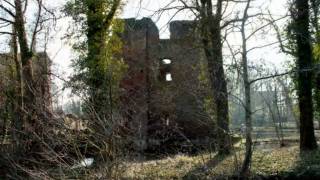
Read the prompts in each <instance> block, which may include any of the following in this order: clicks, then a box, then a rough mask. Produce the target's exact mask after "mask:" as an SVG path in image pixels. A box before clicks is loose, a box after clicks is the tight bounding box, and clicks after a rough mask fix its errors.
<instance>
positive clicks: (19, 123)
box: [11, 27, 23, 145]
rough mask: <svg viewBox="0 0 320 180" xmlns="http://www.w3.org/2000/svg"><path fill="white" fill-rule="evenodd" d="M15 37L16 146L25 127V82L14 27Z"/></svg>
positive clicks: (13, 124) (13, 42)
mask: <svg viewBox="0 0 320 180" xmlns="http://www.w3.org/2000/svg"><path fill="white" fill-rule="evenodd" d="M12 29H13V34H14V35H13V36H12V40H11V41H12V44H11V46H12V54H13V59H14V62H15V68H16V74H17V75H16V76H17V83H16V87H15V88H16V99H15V103H14V115H13V116H14V119H13V123H12V127H13V138H14V140H15V142H16V144H17V145H18V144H19V141H20V139H21V132H22V127H23V119H22V114H23V112H22V109H23V82H22V79H21V78H22V71H21V69H22V68H21V61H20V60H19V59H18V42H17V36H16V35H15V34H16V31H15V28H14V27H13V28H12Z"/></svg>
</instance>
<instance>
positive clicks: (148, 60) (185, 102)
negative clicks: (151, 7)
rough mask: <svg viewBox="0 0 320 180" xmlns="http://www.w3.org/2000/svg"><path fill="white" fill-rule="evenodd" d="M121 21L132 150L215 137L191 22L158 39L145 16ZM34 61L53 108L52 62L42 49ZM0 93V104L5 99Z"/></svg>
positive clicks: (39, 84)
mask: <svg viewBox="0 0 320 180" xmlns="http://www.w3.org/2000/svg"><path fill="white" fill-rule="evenodd" d="M123 21H124V26H125V27H124V32H123V33H122V34H121V38H122V41H123V54H122V58H123V60H124V61H125V62H126V64H127V65H128V70H127V73H126V75H125V77H124V79H123V80H122V81H121V83H120V86H121V90H122V91H121V102H122V106H121V108H120V110H121V114H122V115H123V116H124V117H125V120H126V121H125V122H127V123H126V127H128V128H127V129H129V134H130V136H128V137H131V138H132V139H130V141H131V142H134V143H133V147H134V149H135V150H139V151H144V150H146V149H150V148H151V149H152V148H158V147H159V146H161V147H164V145H169V146H171V145H172V144H174V143H175V144H177V143H178V144H181V142H191V141H192V142H195V141H196V142H199V141H202V142H204V141H206V140H208V139H209V138H210V137H213V135H214V132H213V130H214V123H213V121H212V118H210V117H209V115H208V113H207V112H206V111H205V109H204V104H205V103H204V98H205V93H204V91H205V90H204V89H203V87H202V86H201V83H200V80H199V76H200V68H201V62H204V63H205V61H204V53H203V50H202V49H201V46H200V44H201V43H198V42H199V38H197V36H196V35H195V28H194V27H195V24H194V21H173V22H171V23H170V33H171V36H170V39H160V38H159V30H158V28H157V27H156V25H155V23H154V22H153V21H152V20H151V19H149V18H143V19H141V20H137V19H124V20H123ZM4 56H5V55H3V57H2V58H0V60H1V63H2V65H0V74H1V73H5V72H6V70H5V69H7V68H8V67H9V66H8V65H10V64H12V59H10V58H9V59H8V60H7V61H8V62H9V61H10V63H9V64H8V65H7V66H5V65H3V64H4V63H5V62H7V61H5V59H4ZM6 56H7V55H6ZM33 62H34V71H35V78H36V82H37V87H39V88H40V90H41V91H40V92H41V96H39V97H41V98H43V99H48V100H46V101H45V102H44V103H48V104H46V105H47V106H50V107H51V98H50V97H51V96H50V85H49V84H50V76H49V74H48V73H47V72H48V71H50V63H49V62H50V60H49V58H48V56H47V55H46V54H44V53H40V54H38V56H36V60H34V61H33ZM38 67H41V68H38ZM1 69H2V70H1ZM40 70H41V71H40ZM2 77H6V76H2ZM0 81H5V79H2V78H0ZM6 82H7V83H9V81H6ZM6 82H1V84H0V89H1V88H4V89H6V87H8V86H9V84H7V83H6ZM1 97H3V96H1V94H0V106H1V102H4V101H5V100H1ZM49 99H50V100H49Z"/></svg>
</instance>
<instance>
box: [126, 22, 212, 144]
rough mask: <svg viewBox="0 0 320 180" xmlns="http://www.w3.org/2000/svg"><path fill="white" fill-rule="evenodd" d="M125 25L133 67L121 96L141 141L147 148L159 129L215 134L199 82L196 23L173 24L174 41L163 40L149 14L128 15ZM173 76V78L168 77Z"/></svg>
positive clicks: (190, 135) (128, 57)
mask: <svg viewBox="0 0 320 180" xmlns="http://www.w3.org/2000/svg"><path fill="white" fill-rule="evenodd" d="M124 24H125V31H124V33H123V35H122V39H123V44H124V45H123V46H124V47H123V58H124V61H125V62H126V63H127V64H128V67H129V69H128V72H127V75H126V77H125V78H124V80H123V81H122V83H121V84H122V88H123V90H124V91H123V94H122V99H123V101H124V103H123V109H124V113H125V114H126V117H127V119H128V122H129V125H128V126H129V127H130V129H131V130H132V132H133V133H136V135H135V142H136V145H137V146H138V147H140V149H145V148H146V147H147V146H148V141H151V140H152V139H154V138H157V137H158V138H159V136H158V135H159V134H161V132H160V131H163V132H164V133H168V132H169V131H176V132H173V134H180V135H179V136H181V137H184V138H186V137H187V138H191V139H192V138H195V139H197V138H203V137H209V136H212V134H213V131H212V130H213V123H212V120H211V119H210V118H209V116H208V114H207V113H206V112H205V110H204V107H203V104H204V103H203V100H204V97H203V94H201V87H200V82H199V74H200V61H201V60H203V58H202V57H203V52H202V49H201V46H199V45H200V43H198V38H197V37H196V36H195V34H196V32H195V28H194V27H195V25H194V22H193V21H174V22H171V23H170V33H171V37H170V39H159V30H158V29H157V27H156V25H155V24H154V23H153V22H152V20H151V19H149V18H143V19H141V20H136V19H124ZM164 59H167V60H170V63H168V62H164V61H163V60H164ZM168 74H170V75H171V77H172V80H171V79H169V80H166V76H167V75H168ZM169 134H170V133H169ZM171 134H172V132H171Z"/></svg>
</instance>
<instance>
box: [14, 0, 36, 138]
mask: <svg viewBox="0 0 320 180" xmlns="http://www.w3.org/2000/svg"><path fill="white" fill-rule="evenodd" d="M14 2H15V10H16V15H15V31H16V32H17V36H18V40H19V47H20V56H21V64H22V77H21V80H22V82H23V85H24V87H23V89H24V96H23V98H24V99H23V102H24V109H23V111H24V113H23V121H24V122H23V124H24V128H25V130H26V131H27V134H29V135H30V134H32V133H33V132H34V131H35V129H37V132H39V130H40V129H39V127H37V124H36V122H35V121H36V107H35V106H36V96H35V88H34V78H33V69H32V57H33V53H32V52H31V51H30V49H29V47H28V42H27V36H26V30H25V27H24V25H25V22H24V15H23V12H22V2H21V0H15V1H14Z"/></svg>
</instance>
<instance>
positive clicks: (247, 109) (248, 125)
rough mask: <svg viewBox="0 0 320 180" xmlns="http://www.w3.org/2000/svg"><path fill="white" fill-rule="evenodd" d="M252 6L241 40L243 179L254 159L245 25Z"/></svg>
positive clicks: (246, 11) (244, 14)
mask: <svg viewBox="0 0 320 180" xmlns="http://www.w3.org/2000/svg"><path fill="white" fill-rule="evenodd" d="M249 6H250V0H248V2H247V5H246V8H245V10H244V13H243V20H242V23H241V38H242V70H243V72H242V73H243V74H242V78H243V83H244V94H245V122H246V153H245V157H244V160H243V163H242V167H241V171H240V175H241V176H242V177H248V175H249V173H250V164H251V159H252V136H251V133H252V110H251V96H250V95H251V87H250V86H251V84H250V81H249V72H248V57H247V37H246V30H245V25H246V21H247V19H248V9H249Z"/></svg>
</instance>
